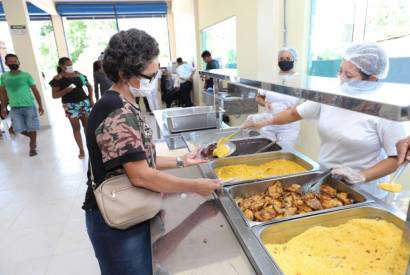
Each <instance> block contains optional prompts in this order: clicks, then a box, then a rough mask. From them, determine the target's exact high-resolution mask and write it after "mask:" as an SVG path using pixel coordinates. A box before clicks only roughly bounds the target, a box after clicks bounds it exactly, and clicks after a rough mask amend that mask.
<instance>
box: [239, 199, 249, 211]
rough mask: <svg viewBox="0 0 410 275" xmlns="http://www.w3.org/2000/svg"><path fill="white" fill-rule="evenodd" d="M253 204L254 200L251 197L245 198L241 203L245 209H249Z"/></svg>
mask: <svg viewBox="0 0 410 275" xmlns="http://www.w3.org/2000/svg"><path fill="white" fill-rule="evenodd" d="M251 205H252V201H251V200H250V199H244V200H243V202H242V205H241V208H243V209H249V208H250V207H251Z"/></svg>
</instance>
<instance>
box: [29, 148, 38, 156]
mask: <svg viewBox="0 0 410 275" xmlns="http://www.w3.org/2000/svg"><path fill="white" fill-rule="evenodd" d="M28 155H29V156H30V157H34V156H37V150H36V149H31V150H30V153H29V154H28Z"/></svg>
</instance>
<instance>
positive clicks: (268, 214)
mask: <svg viewBox="0 0 410 275" xmlns="http://www.w3.org/2000/svg"><path fill="white" fill-rule="evenodd" d="M275 214H276V213H275V211H274V210H273V209H271V208H266V209H262V210H261V211H258V212H255V218H256V220H257V221H259V222H264V221H269V220H272V219H273V218H275Z"/></svg>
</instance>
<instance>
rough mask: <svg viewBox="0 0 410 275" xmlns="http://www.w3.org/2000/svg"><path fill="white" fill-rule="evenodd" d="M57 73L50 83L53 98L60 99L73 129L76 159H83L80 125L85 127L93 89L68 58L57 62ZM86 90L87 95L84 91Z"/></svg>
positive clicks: (92, 101)
mask: <svg viewBox="0 0 410 275" xmlns="http://www.w3.org/2000/svg"><path fill="white" fill-rule="evenodd" d="M58 67H60V69H57V71H61V73H59V74H58V75H56V76H55V77H54V78H53V79H52V80H51V81H50V83H49V84H50V86H51V88H52V93H53V98H61V101H62V103H63V107H64V111H65V114H66V116H67V118H68V119H69V121H70V124H71V127H72V129H73V135H74V139H75V141H76V143H77V146H78V149H79V151H80V152H79V155H78V157H79V158H80V159H83V158H84V146H83V141H82V138H81V125H80V121H81V124H82V126H83V128H84V129H85V128H86V127H87V120H88V115H89V113H90V110H91V107H92V106H93V105H94V99H93V88H92V86H91V84H90V83H89V82H88V80H87V77H86V76H85V75H83V74H81V73H79V72H76V71H74V69H73V63H72V61H71V59H70V58H68V57H62V58H60V60H59V61H58ZM84 86H86V87H87V89H88V94H87V93H86V92H85V90H84V88H83V87H84Z"/></svg>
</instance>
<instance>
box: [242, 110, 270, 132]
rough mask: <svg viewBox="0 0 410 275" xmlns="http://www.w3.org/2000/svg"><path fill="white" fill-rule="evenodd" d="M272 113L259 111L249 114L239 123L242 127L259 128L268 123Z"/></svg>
mask: <svg viewBox="0 0 410 275" xmlns="http://www.w3.org/2000/svg"><path fill="white" fill-rule="evenodd" d="M272 118H273V115H272V114H270V113H261V114H255V115H250V116H248V117H247V119H246V121H245V122H244V123H243V124H242V125H241V128H242V129H259V128H262V127H265V126H267V125H269V124H270V121H271V120H272Z"/></svg>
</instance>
